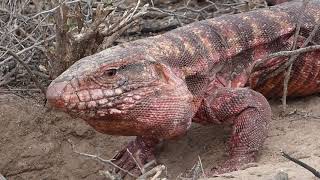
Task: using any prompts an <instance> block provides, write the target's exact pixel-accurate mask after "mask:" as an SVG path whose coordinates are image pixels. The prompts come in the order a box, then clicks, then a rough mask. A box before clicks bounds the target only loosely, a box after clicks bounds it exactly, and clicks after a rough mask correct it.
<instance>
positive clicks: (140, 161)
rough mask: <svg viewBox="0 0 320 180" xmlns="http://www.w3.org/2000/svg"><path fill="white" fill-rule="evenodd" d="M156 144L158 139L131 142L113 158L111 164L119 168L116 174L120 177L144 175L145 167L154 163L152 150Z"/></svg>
mask: <svg viewBox="0 0 320 180" xmlns="http://www.w3.org/2000/svg"><path fill="white" fill-rule="evenodd" d="M158 142H159V140H158V139H154V138H143V137H137V138H136V139H135V140H134V141H131V142H130V143H129V144H128V145H127V147H126V148H124V149H123V150H121V151H120V152H119V153H117V154H116V155H115V157H114V158H113V161H112V162H113V163H114V164H116V165H117V166H118V167H120V168H121V169H120V168H117V169H116V173H119V174H120V175H121V176H122V177H124V176H126V175H127V174H129V173H130V175H131V176H139V175H140V174H142V173H144V169H145V165H146V164H148V163H149V162H155V156H154V150H155V146H156V144H158Z"/></svg>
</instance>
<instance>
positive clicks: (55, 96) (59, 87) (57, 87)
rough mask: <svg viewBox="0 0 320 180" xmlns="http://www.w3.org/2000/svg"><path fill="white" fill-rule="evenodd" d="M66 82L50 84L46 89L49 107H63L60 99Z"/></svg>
mask: <svg viewBox="0 0 320 180" xmlns="http://www.w3.org/2000/svg"><path fill="white" fill-rule="evenodd" d="M66 85H67V82H57V83H55V82H52V83H51V84H50V86H49V87H48V89H47V94H46V96H47V100H48V102H49V104H50V105H52V106H53V107H57V108H59V107H60V108H62V107H63V106H64V101H63V99H62V94H63V92H64V88H65V87H66Z"/></svg>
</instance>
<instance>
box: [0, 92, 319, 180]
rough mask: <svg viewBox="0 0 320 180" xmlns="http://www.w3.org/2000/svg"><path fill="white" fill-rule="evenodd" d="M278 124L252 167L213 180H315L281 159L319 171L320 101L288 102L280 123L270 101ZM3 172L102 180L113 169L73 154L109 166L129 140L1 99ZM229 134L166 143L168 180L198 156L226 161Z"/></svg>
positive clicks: (213, 129)
mask: <svg viewBox="0 0 320 180" xmlns="http://www.w3.org/2000/svg"><path fill="white" fill-rule="evenodd" d="M271 105H272V109H273V113H274V116H273V121H272V125H271V131H270V133H269V137H268V139H267V141H266V143H265V146H264V148H263V150H262V151H261V153H260V154H261V155H260V157H259V159H258V162H257V164H256V165H255V166H257V167H251V168H248V169H245V170H242V171H237V172H233V173H231V174H227V175H224V176H222V177H217V178H213V179H214V180H215V179H274V176H275V175H276V174H277V173H278V172H280V171H283V172H286V173H288V175H289V179H315V177H313V176H312V174H311V173H310V172H308V171H306V170H304V169H303V168H301V167H299V166H297V165H295V164H294V163H292V162H288V161H287V160H286V159H285V158H283V157H281V155H280V150H284V151H286V152H287V153H289V154H290V155H292V156H294V157H296V158H298V159H300V160H302V161H305V162H307V163H309V164H310V165H312V166H313V167H315V168H316V169H318V170H320V141H319V137H320V131H319V128H320V118H318V117H320V97H318V96H311V97H307V98H301V99H296V100H291V101H290V102H289V109H290V111H292V112H294V111H295V110H296V111H297V112H298V113H293V114H291V115H289V116H286V117H280V115H279V114H280V109H281V106H280V103H279V102H271ZM0 137H1V138H0V173H1V174H2V175H4V176H5V177H6V178H7V179H9V180H11V179H17V180H23V179H28V180H31V179H88V180H89V179H105V178H104V176H103V175H101V172H102V171H105V170H107V169H109V167H108V166H106V165H104V164H102V163H101V162H98V161H96V160H93V159H90V158H88V157H84V156H82V155H79V154H77V153H75V152H74V151H73V149H72V146H71V144H70V142H72V143H73V144H74V147H75V149H76V151H80V152H85V153H90V154H96V155H99V156H100V157H102V158H104V159H110V158H111V157H112V156H113V155H114V154H115V153H116V152H117V150H119V149H120V148H121V147H123V145H124V144H125V143H126V142H128V141H129V140H130V139H132V137H113V136H109V135H104V134H100V133H97V132H95V131H94V130H93V129H92V128H90V127H89V126H88V125H86V124H85V122H84V121H82V120H80V119H73V118H71V117H69V116H68V115H66V114H64V113H61V112H56V111H49V110H47V109H46V108H45V107H44V105H42V104H39V103H37V102H35V101H33V100H31V99H25V98H22V97H19V96H16V95H0ZM227 137H228V132H227V131H226V130H225V128H222V127H221V126H206V127H205V126H199V125H194V126H193V127H192V128H191V130H190V131H189V132H188V134H187V135H185V136H184V137H181V138H180V139H177V140H171V141H167V142H165V143H164V144H163V146H162V147H161V148H160V149H159V152H161V153H159V154H158V160H159V163H162V164H164V165H165V166H166V167H167V177H168V179H177V176H179V174H180V173H183V172H185V171H186V170H188V169H190V168H192V166H193V165H194V164H195V163H196V162H197V160H198V157H199V156H200V158H201V159H202V163H203V166H204V167H211V166H214V165H216V164H217V162H219V161H221V160H223V159H224V158H225V146H224V142H225V141H226V139H227Z"/></svg>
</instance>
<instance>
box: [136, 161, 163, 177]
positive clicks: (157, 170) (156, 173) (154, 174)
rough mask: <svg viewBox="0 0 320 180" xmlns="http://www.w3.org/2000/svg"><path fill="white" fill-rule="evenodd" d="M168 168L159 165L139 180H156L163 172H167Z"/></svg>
mask: <svg viewBox="0 0 320 180" xmlns="http://www.w3.org/2000/svg"><path fill="white" fill-rule="evenodd" d="M165 169H166V167H165V166H164V165H158V166H156V167H154V168H152V169H151V170H150V171H147V172H145V173H144V174H142V175H141V176H139V177H138V178H137V180H144V179H148V178H150V177H151V178H150V180H155V179H157V178H158V177H159V176H160V175H161V173H162V171H163V170H165Z"/></svg>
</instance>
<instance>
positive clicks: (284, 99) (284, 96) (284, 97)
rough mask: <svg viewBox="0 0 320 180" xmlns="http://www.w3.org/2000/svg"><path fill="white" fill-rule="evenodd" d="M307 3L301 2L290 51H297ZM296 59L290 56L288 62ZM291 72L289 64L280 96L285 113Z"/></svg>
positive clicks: (306, 1) (305, 0)
mask: <svg viewBox="0 0 320 180" xmlns="http://www.w3.org/2000/svg"><path fill="white" fill-rule="evenodd" d="M308 3H309V0H303V2H302V6H301V13H300V15H299V20H298V24H297V29H296V32H295V34H294V40H293V45H292V48H291V50H295V49H297V42H298V36H299V33H300V29H301V25H302V22H301V21H302V14H303V13H304V12H305V10H306V7H307V5H308ZM297 57H298V56H291V57H290V59H289V61H292V62H293V61H295V60H296V59H297ZM291 70H292V63H291V64H290V66H289V68H288V70H287V72H286V73H285V76H284V81H283V94H282V110H283V112H286V109H287V94H288V83H289V80H290V74H291Z"/></svg>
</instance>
